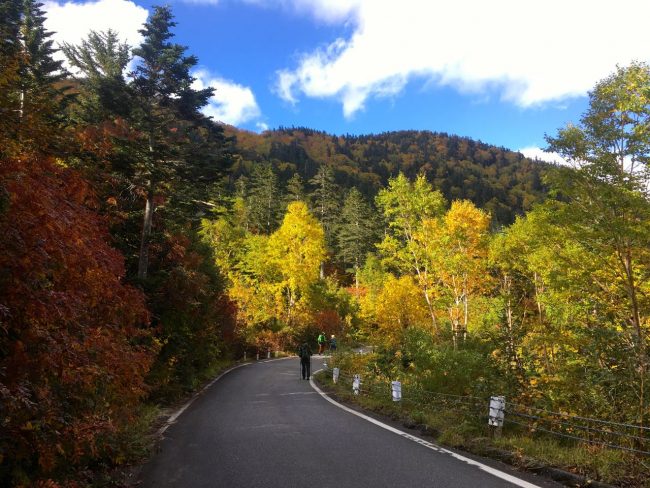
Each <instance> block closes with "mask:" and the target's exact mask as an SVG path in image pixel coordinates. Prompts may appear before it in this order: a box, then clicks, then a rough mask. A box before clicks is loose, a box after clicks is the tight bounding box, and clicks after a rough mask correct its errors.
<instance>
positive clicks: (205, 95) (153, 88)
mask: <svg viewBox="0 0 650 488" xmlns="http://www.w3.org/2000/svg"><path fill="white" fill-rule="evenodd" d="M175 25H176V23H175V22H174V21H173V16H172V13H171V10H170V8H169V7H156V9H155V10H154V12H153V14H152V15H151V17H150V18H149V20H148V22H147V23H145V25H144V27H143V29H141V30H140V33H141V34H142V35H143V37H144V41H143V43H142V44H141V45H140V47H139V48H137V49H134V51H133V54H134V55H135V56H138V57H139V58H140V63H139V64H138V66H137V67H136V69H135V71H134V73H133V82H132V84H131V86H132V88H133V90H134V95H135V100H136V109H135V111H134V119H135V120H134V122H135V124H136V126H137V127H138V128H139V129H140V131H141V132H142V134H143V139H142V140H141V145H140V150H139V153H138V154H137V156H138V157H139V161H138V163H137V168H136V170H137V177H138V180H139V184H140V185H141V186H142V187H143V190H144V193H145V201H146V203H145V211H144V218H143V225H142V235H141V241H140V253H139V262H138V277H139V278H140V279H144V278H146V276H147V270H148V264H149V243H150V238H151V233H152V222H153V214H154V210H155V202H156V197H157V196H158V195H161V194H164V192H165V190H166V189H168V188H169V186H170V184H171V183H173V180H174V179H175V178H178V177H181V178H182V177H187V176H188V175H189V174H191V173H193V172H194V170H197V169H200V168H197V167H191V166H192V165H191V163H190V160H189V159H188V156H189V155H190V154H192V153H195V152H196V149H197V145H196V143H197V142H202V141H200V140H197V139H203V140H206V139H205V138H204V136H205V135H206V134H205V132H208V133H209V132H210V131H216V129H214V128H212V127H210V121H209V120H206V119H205V117H203V116H202V115H201V114H200V113H199V112H198V110H199V109H200V108H201V107H203V106H205V105H206V104H207V102H208V99H209V98H210V96H211V95H212V93H213V90H212V89H211V88H207V89H203V90H195V89H193V88H192V83H193V81H194V78H193V77H192V76H190V73H189V71H190V69H191V68H192V67H194V66H195V65H196V64H197V62H198V60H197V59H196V57H194V56H185V51H186V48H185V47H184V46H180V45H178V44H173V43H172V42H170V39H171V37H172V36H173V34H172V33H171V32H170V29H171V28H172V27H174V26H175ZM202 132H203V134H202ZM207 135H208V136H209V135H210V134H207ZM192 145H194V147H188V146H192ZM194 161H198V160H194ZM211 162H212V161H209V160H208V161H206V160H202V163H203V164H205V165H207V164H209V163H211Z"/></svg>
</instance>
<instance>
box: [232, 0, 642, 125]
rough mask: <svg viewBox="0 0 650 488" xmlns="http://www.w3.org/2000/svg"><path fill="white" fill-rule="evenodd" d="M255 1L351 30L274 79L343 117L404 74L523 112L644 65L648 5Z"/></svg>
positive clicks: (392, 90)
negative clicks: (334, 103) (490, 97)
mask: <svg viewBox="0 0 650 488" xmlns="http://www.w3.org/2000/svg"><path fill="white" fill-rule="evenodd" d="M244 1H246V0H244ZM248 1H249V2H250V1H251V0H248ZM253 1H254V2H255V3H260V1H261V0H253ZM263 3H266V4H269V3H270V4H271V5H278V4H280V5H292V6H293V7H294V8H295V9H296V10H297V11H301V12H302V11H308V12H309V13H310V14H311V15H313V16H315V17H317V18H320V19H321V20H323V21H327V22H332V21H337V22H347V23H351V25H353V26H354V31H353V33H352V35H351V36H350V37H349V38H347V39H336V40H334V41H333V42H332V43H331V44H330V45H329V46H326V47H323V48H321V49H318V50H316V51H314V52H310V53H305V54H304V55H303V56H302V58H301V59H300V60H299V62H298V66H297V67H295V68H293V69H284V70H281V71H279V72H278V77H277V83H276V89H277V92H278V94H279V95H280V96H281V97H282V98H283V99H285V100H287V101H289V102H292V103H295V102H296V101H297V99H298V98H299V97H300V96H307V97H317V98H335V99H338V100H340V101H341V103H342V105H343V111H344V114H345V115H346V116H348V117H349V116H351V115H353V114H354V113H355V112H356V111H358V110H361V109H363V107H364V104H365V103H366V101H367V100H368V98H370V97H374V96H390V95H393V94H396V93H399V92H400V91H401V90H402V89H403V88H404V86H405V84H406V83H407V82H408V81H409V80H411V79H413V78H418V79H421V80H424V81H425V82H431V81H433V82H434V83H435V84H440V85H450V86H453V87H455V88H456V89H458V90H460V91H462V92H470V93H485V92H490V93H494V92H496V93H497V94H498V95H499V96H500V97H501V98H502V99H503V100H506V101H509V102H512V103H515V104H517V105H519V106H522V107H529V106H533V105H538V104H543V103H545V102H549V101H558V100H563V99H567V98H570V97H575V96H581V95H585V94H586V93H587V91H588V90H589V89H591V88H592V87H593V85H594V84H595V83H596V82H597V81H598V80H600V79H602V78H604V77H605V76H607V75H608V74H609V73H611V72H612V71H613V70H614V69H615V66H616V64H620V65H625V64H628V63H629V62H630V61H632V60H650V29H647V26H646V20H647V19H648V18H650V2H648V1H647V0H619V1H618V2H617V3H616V5H615V6H614V5H613V4H612V2H611V1H607V0H571V1H566V0H529V1H525V2H522V1H521V0H493V1H489V2H488V1H485V0H454V1H453V2H452V1H448V2H442V1H427V0H401V1H400V2H396V1H394V0H355V1H353V2H344V1H342V0H341V1H339V0H337V1H335V2H329V1H326V0H269V1H267V2H263Z"/></svg>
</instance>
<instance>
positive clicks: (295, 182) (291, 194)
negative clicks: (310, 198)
mask: <svg viewBox="0 0 650 488" xmlns="http://www.w3.org/2000/svg"><path fill="white" fill-rule="evenodd" d="M306 198H307V196H306V195H305V183H304V181H303V179H302V177H301V176H300V175H299V174H298V173H294V174H293V175H292V176H291V178H289V181H287V187H286V193H285V202H286V205H289V204H290V203H291V202H304V201H306Z"/></svg>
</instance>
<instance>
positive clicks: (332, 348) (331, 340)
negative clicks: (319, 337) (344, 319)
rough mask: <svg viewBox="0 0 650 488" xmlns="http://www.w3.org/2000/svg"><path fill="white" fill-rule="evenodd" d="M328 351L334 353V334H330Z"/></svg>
mask: <svg viewBox="0 0 650 488" xmlns="http://www.w3.org/2000/svg"><path fill="white" fill-rule="evenodd" d="M330 351H331V352H336V337H334V334H332V338H331V339H330Z"/></svg>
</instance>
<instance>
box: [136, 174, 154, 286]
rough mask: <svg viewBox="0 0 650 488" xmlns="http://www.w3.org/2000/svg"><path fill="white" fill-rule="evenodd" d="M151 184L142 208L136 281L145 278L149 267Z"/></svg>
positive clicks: (151, 217)
mask: <svg viewBox="0 0 650 488" xmlns="http://www.w3.org/2000/svg"><path fill="white" fill-rule="evenodd" d="M153 196H154V193H153V184H152V183H149V188H148V189H147V200H146V203H145V207H144V221H143V223H142V236H141V239H140V259H139V261H138V279H141V280H144V279H146V278H147V269H148V267H149V241H150V238H151V223H152V221H153V212H154V201H153Z"/></svg>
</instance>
